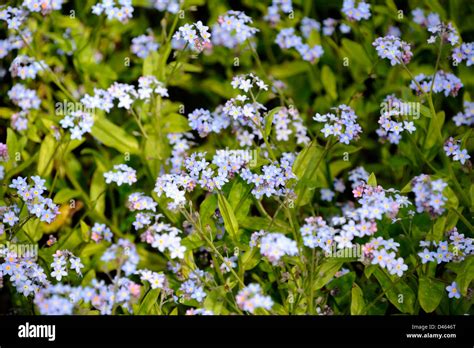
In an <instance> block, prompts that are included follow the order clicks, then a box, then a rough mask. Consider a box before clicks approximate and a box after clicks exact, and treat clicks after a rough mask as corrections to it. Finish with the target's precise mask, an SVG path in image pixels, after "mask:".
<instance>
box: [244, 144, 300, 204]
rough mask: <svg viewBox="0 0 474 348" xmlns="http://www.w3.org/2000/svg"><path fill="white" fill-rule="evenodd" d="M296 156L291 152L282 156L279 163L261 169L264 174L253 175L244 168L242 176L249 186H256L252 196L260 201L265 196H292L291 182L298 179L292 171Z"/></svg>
mask: <svg viewBox="0 0 474 348" xmlns="http://www.w3.org/2000/svg"><path fill="white" fill-rule="evenodd" d="M294 161H295V155H294V154H293V153H290V152H285V153H283V154H282V157H281V158H280V161H279V163H278V162H275V163H272V164H270V165H265V166H263V167H262V168H261V171H262V174H257V173H253V172H252V171H251V170H250V169H249V168H244V169H243V170H242V171H241V173H240V176H241V177H242V179H244V180H245V181H246V182H247V183H248V184H250V185H254V187H253V188H252V194H253V195H254V196H255V198H257V199H260V198H262V197H263V196H267V197H270V196H292V195H294V193H293V191H292V189H291V188H287V183H288V181H289V180H291V179H294V178H296V175H295V174H294V173H293V171H292V166H293V162H294Z"/></svg>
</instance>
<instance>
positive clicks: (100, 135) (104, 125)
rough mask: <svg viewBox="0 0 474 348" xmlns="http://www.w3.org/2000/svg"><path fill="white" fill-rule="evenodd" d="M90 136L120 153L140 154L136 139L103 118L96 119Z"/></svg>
mask: <svg viewBox="0 0 474 348" xmlns="http://www.w3.org/2000/svg"><path fill="white" fill-rule="evenodd" d="M92 135H93V136H94V137H96V138H97V139H98V140H99V141H101V142H102V143H104V144H105V145H106V146H109V147H113V148H114V149H116V150H118V151H119V152H122V153H127V152H128V153H131V154H135V155H138V154H140V148H139V146H138V142H137V139H135V138H134V137H133V136H131V135H129V134H128V133H127V132H126V131H125V130H124V129H123V128H120V127H118V126H116V125H115V124H113V123H112V122H110V121H109V120H108V119H106V118H105V117H100V118H99V117H98V118H97V119H96V120H95V122H94V126H93V127H92Z"/></svg>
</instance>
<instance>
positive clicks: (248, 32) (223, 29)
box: [212, 11, 258, 48]
mask: <svg viewBox="0 0 474 348" xmlns="http://www.w3.org/2000/svg"><path fill="white" fill-rule="evenodd" d="M252 23H253V21H252V18H250V17H249V16H247V15H246V14H245V13H244V12H242V11H227V12H226V13H225V14H224V15H222V16H220V17H219V18H218V20H217V23H216V24H214V25H213V26H212V44H213V45H216V46H224V47H227V48H234V47H236V46H238V45H240V44H242V43H244V42H245V40H247V39H250V38H251V37H253V36H254V35H255V33H257V31H258V29H256V28H254V27H251V26H250V25H249V24H252Z"/></svg>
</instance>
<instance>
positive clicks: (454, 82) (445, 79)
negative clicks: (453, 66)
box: [410, 70, 463, 97]
mask: <svg viewBox="0 0 474 348" xmlns="http://www.w3.org/2000/svg"><path fill="white" fill-rule="evenodd" d="M415 81H416V82H417V83H418V84H419V85H420V87H421V88H422V90H421V91H420V89H419V88H418V85H417V83H415ZM415 81H412V82H411V83H410V88H411V89H412V90H414V91H416V93H417V94H422V93H428V92H429V91H430V88H431V84H432V81H433V77H432V76H426V75H425V74H419V75H416V76H415ZM462 87H463V84H462V82H461V80H460V79H459V78H458V77H457V76H456V75H453V74H451V73H447V72H444V71H443V70H440V71H438V72H437V73H436V79H435V82H434V84H433V92H435V93H444V95H445V96H446V97H447V96H449V95H451V96H453V97H455V96H457V95H458V92H459V90H460V89H461V88H462Z"/></svg>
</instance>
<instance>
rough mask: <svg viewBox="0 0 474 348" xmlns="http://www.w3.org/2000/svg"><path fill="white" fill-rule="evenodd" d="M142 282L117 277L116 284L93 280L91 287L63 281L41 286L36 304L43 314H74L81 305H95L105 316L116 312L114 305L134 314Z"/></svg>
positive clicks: (36, 295)
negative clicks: (134, 306)
mask: <svg viewBox="0 0 474 348" xmlns="http://www.w3.org/2000/svg"><path fill="white" fill-rule="evenodd" d="M139 295H140V285H138V284H136V283H134V282H133V281H131V280H130V279H128V278H115V279H114V283H112V284H106V283H105V281H104V280H100V281H99V280H97V279H93V280H92V282H91V284H89V285H88V286H85V287H82V286H77V287H74V286H71V285H66V284H62V283H58V284H55V285H50V286H47V287H44V288H41V289H40V291H38V292H37V293H36V294H35V299H34V303H35V305H36V306H37V307H38V310H39V313H40V314H41V315H71V314H74V309H75V308H77V307H79V306H80V305H81V304H86V305H92V307H93V308H96V309H97V310H99V312H100V314H102V315H110V314H112V309H113V308H114V306H121V307H122V308H124V309H126V310H128V311H129V312H131V313H133V308H132V304H133V303H135V302H136V301H137V300H138V297H139Z"/></svg>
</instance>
